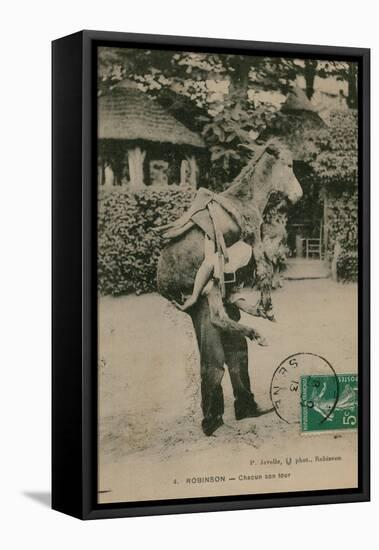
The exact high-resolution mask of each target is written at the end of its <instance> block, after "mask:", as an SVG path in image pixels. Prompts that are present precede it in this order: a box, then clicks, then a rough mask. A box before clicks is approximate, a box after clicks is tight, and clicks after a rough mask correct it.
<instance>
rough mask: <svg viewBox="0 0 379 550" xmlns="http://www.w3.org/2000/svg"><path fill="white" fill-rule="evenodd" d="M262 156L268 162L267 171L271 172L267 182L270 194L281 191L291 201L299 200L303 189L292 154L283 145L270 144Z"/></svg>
mask: <svg viewBox="0 0 379 550" xmlns="http://www.w3.org/2000/svg"><path fill="white" fill-rule="evenodd" d="M266 155H267V158H266V159H264V158H262V161H263V162H266V166H265V171H266V173H267V171H268V172H269V177H268V178H267V180H266V181H267V184H268V186H269V188H270V189H271V190H270V194H272V193H279V195H282V196H284V198H286V199H288V200H289V201H290V202H291V203H295V202H297V201H298V200H299V199H301V197H302V196H303V190H302V188H301V185H300V183H299V181H298V180H297V178H296V176H295V174H294V171H293V159H292V154H291V152H290V151H289V149H287V148H286V147H284V146H282V145H276V144H272V145H268V146H267V147H266V149H265V152H264V155H263V156H266Z"/></svg>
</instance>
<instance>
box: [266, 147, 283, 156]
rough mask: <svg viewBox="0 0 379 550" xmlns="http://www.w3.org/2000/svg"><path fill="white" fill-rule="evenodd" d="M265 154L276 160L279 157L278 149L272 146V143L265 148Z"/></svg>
mask: <svg viewBox="0 0 379 550" xmlns="http://www.w3.org/2000/svg"><path fill="white" fill-rule="evenodd" d="M266 152H267V153H268V154H269V155H272V156H273V157H275V158H276V159H278V158H279V157H280V149H279V147H278V146H277V145H276V144H274V143H271V144H270V145H268V146H267V147H266Z"/></svg>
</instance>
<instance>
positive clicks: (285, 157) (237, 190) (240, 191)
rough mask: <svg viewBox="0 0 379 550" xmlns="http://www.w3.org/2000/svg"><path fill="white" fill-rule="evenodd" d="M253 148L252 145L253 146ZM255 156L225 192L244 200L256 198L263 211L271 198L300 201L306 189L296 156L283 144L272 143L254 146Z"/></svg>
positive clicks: (292, 201) (257, 204)
mask: <svg viewBox="0 0 379 550" xmlns="http://www.w3.org/2000/svg"><path fill="white" fill-rule="evenodd" d="M249 149H250V147H249ZM253 153H254V155H253V158H252V160H250V162H248V164H247V165H246V166H245V168H243V170H242V171H241V172H240V174H239V175H238V176H237V177H236V178H235V180H234V182H233V185H232V186H231V187H229V188H228V189H227V190H226V191H224V194H225V195H228V196H231V197H234V199H237V200H239V201H240V202H241V201H246V200H247V201H251V200H252V201H253V202H254V203H255V205H256V206H257V207H258V209H259V210H260V211H261V212H263V210H264V209H265V207H266V205H267V203H268V200H269V199H270V197H271V196H272V195H275V196H277V197H278V198H279V200H282V199H286V200H288V201H290V202H291V203H295V202H296V201H298V200H299V199H300V198H301V197H302V195H303V191H302V189H301V186H300V183H299V182H298V180H297V179H296V176H295V174H294V172H293V165H292V155H291V153H290V151H289V150H288V149H287V148H286V147H285V146H284V145H282V144H279V143H278V144H277V143H274V142H271V143H270V144H265V145H263V146H256V145H255V147H254V149H253Z"/></svg>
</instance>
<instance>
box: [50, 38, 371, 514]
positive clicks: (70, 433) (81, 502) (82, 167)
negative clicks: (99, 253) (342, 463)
mask: <svg viewBox="0 0 379 550" xmlns="http://www.w3.org/2000/svg"><path fill="white" fill-rule="evenodd" d="M99 45H108V46H112V45H113V46H129V47H149V48H159V49H186V50H191V51H218V52H230V51H233V52H235V53H244V54H252V53H254V54H266V55H268V54H270V55H281V56H283V55H285V56H289V57H293V56H297V57H309V58H322V59H340V60H354V61H357V62H358V65H359V102H360V104H359V112H360V116H359V182H360V198H359V258H360V261H359V269H360V276H359V380H360V385H359V432H358V433H359V439H358V441H359V459H358V464H359V476H358V478H359V486H358V488H357V489H346V490H322V491H312V492H293V493H279V494H264V495H247V496H236V497H233V496H228V497H212V498H196V499H180V500H166V501H164V500H162V501H149V502H137V503H120V504H101V505H100V504H97V499H96V494H97V452H96V445H97V420H96V419H97V376H96V369H97V357H96V354H97V345H96V342H97V280H96V203H97V196H96V185H94V184H93V181H94V179H96V177H95V173H96V67H97V60H96V55H95V53H96V48H97V47H98V46H99ZM52 61H53V68H52V74H53V82H52V85H53V87H52V92H53V128H52V135H53V147H52V154H53V171H52V179H53V198H52V210H53V228H52V229H53V267H52V276H53V296H52V298H53V312H52V313H53V329H52V339H53V356H52V368H53V371H52V374H53V384H52V430H53V433H52V441H53V443H52V507H53V508H54V509H55V510H58V511H61V512H64V513H67V514H70V515H72V516H75V517H77V518H81V519H97V518H116V517H123V516H146V515H155V514H177V513H188V512H206V511H221V510H242V509H250V508H267V507H281V506H300V505H310V504H329V503H342V502H359V501H367V500H369V499H370V401H369V396H370V336H369V335H370V257H369V250H370V229H369V227H370V50H369V49H362V48H345V47H330V46H310V45H299V44H281V43H266V42H250V41H240V40H224V39H222V40H219V39H209V38H192V37H191V38H190V37H175V36H159V35H144V34H129V33H116V32H101V31H82V32H78V33H76V34H73V35H70V36H67V37H64V38H61V39H59V40H56V41H54V42H53V44H52Z"/></svg>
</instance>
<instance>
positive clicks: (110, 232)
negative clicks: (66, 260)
mask: <svg viewBox="0 0 379 550" xmlns="http://www.w3.org/2000/svg"><path fill="white" fill-rule="evenodd" d="M193 197H194V192H193V190H192V189H191V188H189V187H188V188H187V187H185V188H183V187H179V186H177V185H172V186H170V187H168V188H167V187H164V188H163V187H162V188H156V187H154V188H153V187H150V188H149V187H146V188H144V189H143V190H141V191H140V192H138V193H131V192H130V191H129V190H128V189H127V188H112V189H109V190H105V189H101V190H100V191H99V196H98V289H99V292H100V293H101V294H111V295H113V296H119V295H121V294H128V293H131V292H136V293H137V294H139V293H142V292H149V291H153V290H156V268H157V262H158V258H159V253H160V251H161V248H162V245H163V244H164V242H163V239H162V238H161V237H159V236H158V235H156V234H155V233H154V232H153V231H152V230H151V229H152V228H153V227H157V226H160V225H164V224H166V223H169V222H171V221H173V220H176V219H177V218H178V217H179V216H181V214H182V213H183V212H184V210H186V209H187V208H188V206H189V205H190V204H191V202H192V200H193Z"/></svg>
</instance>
